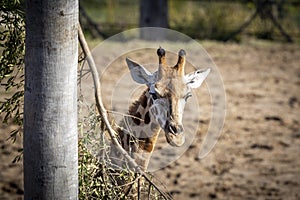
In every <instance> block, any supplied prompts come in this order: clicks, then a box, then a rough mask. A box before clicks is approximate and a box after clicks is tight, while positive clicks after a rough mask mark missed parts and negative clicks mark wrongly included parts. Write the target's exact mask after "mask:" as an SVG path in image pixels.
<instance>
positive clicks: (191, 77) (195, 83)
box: [184, 68, 210, 88]
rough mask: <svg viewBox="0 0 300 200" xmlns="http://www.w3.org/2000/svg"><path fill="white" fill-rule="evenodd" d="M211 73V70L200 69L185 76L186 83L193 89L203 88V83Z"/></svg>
mask: <svg viewBox="0 0 300 200" xmlns="http://www.w3.org/2000/svg"><path fill="white" fill-rule="evenodd" d="M209 72H210V68H208V69H200V70H197V71H194V72H192V73H189V74H187V75H185V76H184V79H185V82H186V84H187V85H188V86H190V87H191V88H198V87H200V86H201V84H202V83H203V81H204V80H205V79H206V77H207V76H208V74H209Z"/></svg>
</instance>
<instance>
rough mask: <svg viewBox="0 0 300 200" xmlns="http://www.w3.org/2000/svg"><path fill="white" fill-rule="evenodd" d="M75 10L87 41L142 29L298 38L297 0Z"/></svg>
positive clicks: (122, 4)
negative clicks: (147, 27) (156, 28)
mask: <svg viewBox="0 0 300 200" xmlns="http://www.w3.org/2000/svg"><path fill="white" fill-rule="evenodd" d="M80 5H81V7H80V21H81V23H82V26H83V27H84V30H85V31H86V33H88V34H89V36H90V37H92V38H99V37H100V38H103V39H105V38H107V37H109V36H111V35H113V34H116V33H119V32H121V31H124V30H126V29H129V28H137V27H144V26H155V27H164V28H170V29H173V30H177V31H180V32H182V33H184V34H187V35H189V36H190V37H192V38H194V39H210V40H220V41H227V40H233V41H240V40H241V39H242V37H243V36H252V37H255V38H259V39H268V40H279V41H288V42H291V41H299V37H300V12H299V8H300V1H297V0H234V1H227V0H212V1H209V0H184V1H183V0H161V1H147V0H131V1H126V0H81V1H80Z"/></svg>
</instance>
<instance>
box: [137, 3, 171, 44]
mask: <svg viewBox="0 0 300 200" xmlns="http://www.w3.org/2000/svg"><path fill="white" fill-rule="evenodd" d="M140 27H161V28H168V1H167V0H140ZM149 30H150V29H146V30H143V29H142V30H141V38H142V39H146V40H163V39H164V38H165V35H164V33H163V32H161V31H158V30H159V29H153V31H154V32H152V31H149Z"/></svg>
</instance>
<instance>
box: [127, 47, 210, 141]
mask: <svg viewBox="0 0 300 200" xmlns="http://www.w3.org/2000/svg"><path fill="white" fill-rule="evenodd" d="M157 55H158V57H159V67H158V70H157V71H156V72H154V73H153V74H152V73H150V72H149V71H148V70H146V69H145V68H144V67H143V66H142V65H140V64H138V63H136V62H134V61H132V60H130V59H129V58H126V62H127V65H128V67H129V69H130V73H131V76H132V79H133V80H134V81H136V82H137V83H140V84H146V85H147V86H148V92H149V96H150V98H151V104H150V105H149V106H150V108H149V110H150V114H151V115H152V117H151V119H155V121H156V123H157V124H159V126H160V127H161V128H162V129H163V130H164V132H165V136H166V139H167V141H168V143H169V144H171V145H173V146H181V145H183V144H184V142H185V135H184V129H183V125H182V116H183V111H184V107H185V104H186V102H187V100H188V98H189V97H191V96H192V93H191V89H192V88H197V87H200V85H201V84H202V83H203V81H204V80H205V78H206V77H207V75H208V74H209V72H210V69H205V70H197V71H194V72H192V73H189V74H187V75H185V74H184V66H185V55H186V53H185V51H184V50H182V49H181V50H180V51H179V53H178V61H177V64H176V65H175V66H174V67H170V66H168V65H167V63H166V57H165V56H166V52H165V50H164V49H162V48H159V49H158V50H157Z"/></svg>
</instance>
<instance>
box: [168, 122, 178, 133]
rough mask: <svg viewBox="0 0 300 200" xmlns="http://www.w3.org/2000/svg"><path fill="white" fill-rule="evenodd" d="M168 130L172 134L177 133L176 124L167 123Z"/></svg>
mask: <svg viewBox="0 0 300 200" xmlns="http://www.w3.org/2000/svg"><path fill="white" fill-rule="evenodd" d="M169 131H170V132H171V133H173V134H176V133H177V129H176V126H174V125H171V124H170V125H169Z"/></svg>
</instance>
